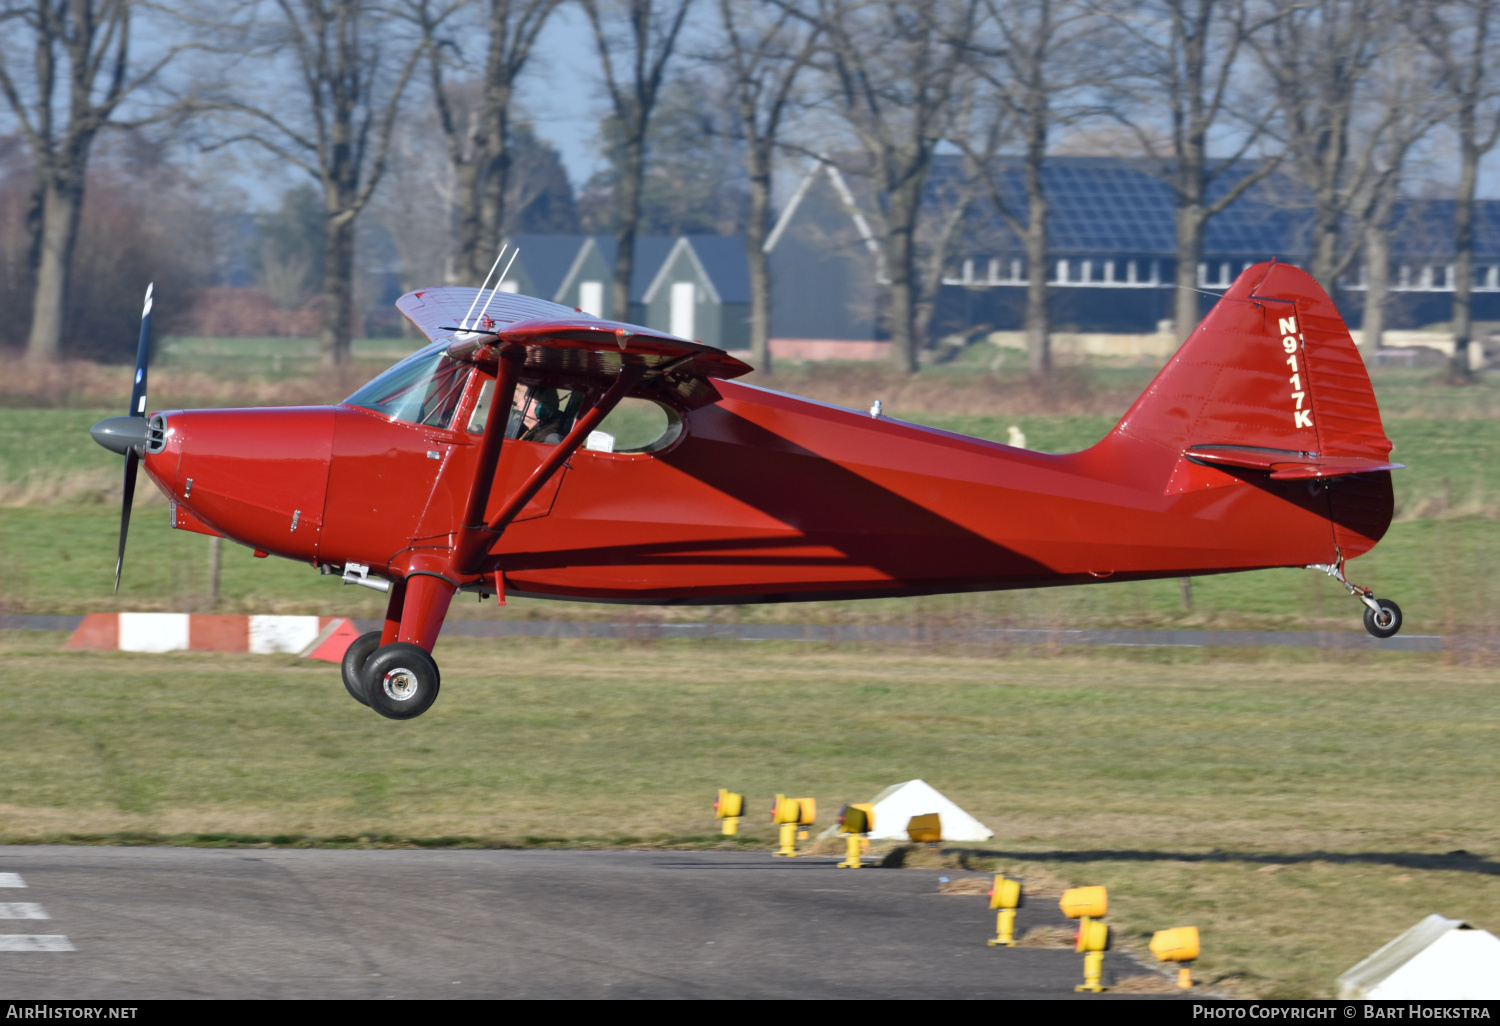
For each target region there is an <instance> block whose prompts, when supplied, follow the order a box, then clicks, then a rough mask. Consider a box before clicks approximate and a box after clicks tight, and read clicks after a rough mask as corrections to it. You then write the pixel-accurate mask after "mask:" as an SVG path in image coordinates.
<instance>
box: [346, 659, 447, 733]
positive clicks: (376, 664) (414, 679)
mask: <svg viewBox="0 0 1500 1026" xmlns="http://www.w3.org/2000/svg"><path fill="white" fill-rule="evenodd" d="M362 677H363V679H364V686H365V704H367V705H368V706H369V707H370V708H371V709H374V710H375V711H376V712H378V713H379V714H380V715H382V716H385V717H388V718H390V719H393V720H409V719H411V718H412V717H414V716H421V715H422V714H423V713H424V712H426V711H427V710H428V709H429V708H430V707H431V706H432V703H433V702H434V701H436V700H437V696H438V685H439V684H440V683H441V676H440V675H439V674H438V667H437V663H435V662H433V660H432V656H430V655H428V654H427V653H426V652H424V651H423V650H422V649H421V647H420V646H417V645H411V644H408V643H406V642H404V641H397V642H393V643H391V644H389V645H383V646H381V647H380V648H378V649H376V650H375V654H374V655H372V656H370V658H369V659H367V660H366V661H365V669H364V673H363V674H362Z"/></svg>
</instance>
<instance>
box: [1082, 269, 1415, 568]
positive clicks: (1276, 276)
mask: <svg viewBox="0 0 1500 1026" xmlns="http://www.w3.org/2000/svg"><path fill="white" fill-rule="evenodd" d="M1110 440H1111V441H1112V442H1114V443H1116V444H1131V447H1132V448H1137V450H1138V451H1145V452H1149V451H1151V450H1155V452H1156V454H1157V458H1156V459H1151V460H1147V461H1145V462H1146V464H1147V465H1150V466H1154V467H1156V468H1158V471H1159V472H1160V474H1161V476H1162V477H1163V488H1164V491H1165V493H1166V494H1169V495H1171V494H1183V493H1187V492H1192V491H1201V490H1205V489H1212V488H1215V487H1220V486H1223V485H1228V484H1232V483H1234V482H1235V481H1238V480H1252V481H1261V480H1264V479H1266V478H1273V479H1276V480H1283V481H1285V480H1307V481H1309V482H1310V485H1309V486H1310V487H1313V486H1316V487H1322V488H1324V489H1325V490H1326V491H1327V494H1328V500H1329V514H1328V515H1329V518H1330V519H1331V520H1332V521H1333V522H1334V533H1335V541H1336V544H1337V545H1338V547H1339V549H1340V551H1341V552H1342V553H1343V555H1345V556H1346V557H1347V556H1355V555H1359V554H1360V553H1362V552H1365V551H1367V550H1368V549H1369V548H1370V547H1371V546H1372V545H1373V544H1374V543H1375V542H1376V541H1378V540H1379V539H1380V537H1381V536H1382V535H1383V534H1384V533H1385V530H1386V527H1387V526H1389V524H1390V518H1391V513H1392V507H1393V502H1392V493H1391V484H1390V474H1389V470H1390V469H1392V468H1394V467H1395V466H1397V465H1396V464H1392V463H1390V462H1388V461H1389V456H1390V452H1391V448H1392V446H1391V442H1390V439H1388V438H1387V437H1386V434H1385V428H1384V427H1383V426H1382V424H1381V422H1380V410H1379V407H1378V406H1377V404H1376V401H1375V391H1374V389H1373V388H1372V387H1371V385H1370V377H1369V375H1368V374H1367V373H1366V371H1365V365H1364V360H1363V358H1362V357H1361V356H1360V353H1359V350H1358V348H1357V347H1356V346H1355V345H1354V340H1353V339H1351V338H1350V337H1349V330H1348V328H1347V327H1345V325H1344V321H1343V318H1342V317H1340V316H1339V312H1338V309H1337V308H1336V307H1335V306H1334V304H1333V300H1331V299H1329V297H1328V294H1327V293H1325V292H1324V291H1323V290H1322V288H1320V287H1319V286H1318V283H1317V282H1316V281H1314V280H1313V278H1312V276H1311V275H1309V274H1307V273H1306V272H1305V271H1302V270H1299V269H1298V268H1295V267H1291V266H1289V265H1286V264H1278V263H1275V262H1272V263H1263V264H1256V265H1255V266H1253V267H1250V268H1247V269H1246V270H1245V272H1244V273H1243V274H1241V275H1240V276H1239V278H1238V279H1237V280H1236V281H1235V283H1234V284H1233V285H1232V286H1231V287H1230V288H1229V290H1228V291H1227V292H1225V293H1224V296H1223V298H1221V299H1220V300H1219V302H1218V303H1217V304H1215V306H1214V308H1213V309H1212V310H1211V311H1210V312H1209V314H1208V316H1207V317H1205V318H1204V319H1203V322H1202V323H1201V324H1199V325H1198V327H1197V328H1196V329H1195V330H1194V331H1193V333H1192V334H1191V335H1189V336H1188V339H1187V341H1185V342H1184V343H1183V344H1182V346H1181V348H1179V349H1178V351H1177V353H1176V355H1175V356H1173V357H1172V359H1171V360H1170V361H1168V363H1167V365H1166V366H1165V367H1164V368H1162V371H1161V373H1160V374H1158V375H1157V377H1156V380H1155V381H1153V382H1152V383H1151V387H1150V388H1148V389H1147V390H1146V391H1145V393H1144V394H1143V395H1142V396H1141V397H1140V399H1138V400H1136V402H1135V405H1133V406H1132V407H1131V408H1130V411H1129V412H1128V413H1127V414H1126V415H1125V417H1124V418H1123V419H1122V420H1121V421H1120V423H1119V424H1118V425H1117V426H1116V427H1115V430H1114V431H1113V432H1112V433H1111V438H1110ZM1132 443H1133V444H1132Z"/></svg>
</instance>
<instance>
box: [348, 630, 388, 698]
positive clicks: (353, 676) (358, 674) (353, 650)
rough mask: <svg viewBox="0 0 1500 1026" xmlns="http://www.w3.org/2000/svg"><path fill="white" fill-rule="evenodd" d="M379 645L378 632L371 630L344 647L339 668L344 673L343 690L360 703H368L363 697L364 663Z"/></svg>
mask: <svg viewBox="0 0 1500 1026" xmlns="http://www.w3.org/2000/svg"><path fill="white" fill-rule="evenodd" d="M379 647H380V632H379V631H371V632H370V633H369V634H361V635H360V636H359V637H357V638H355V639H354V640H353V641H352V642H350V644H349V647H348V648H346V649H344V659H343V662H342V663H341V665H340V669H342V670H343V674H344V690H345V691H348V692H349V697H350V698H352V699H354V700H355V701H356V702H358V703H359V704H360V705H369V704H370V703H369V702H368V701H367V700H366V699H365V684H364V679H363V677H362V674H363V673H364V670H365V663H366V662H367V661H368V660H369V658H370V655H371V653H373V652H374V651H375V650H376V649H377V648H379Z"/></svg>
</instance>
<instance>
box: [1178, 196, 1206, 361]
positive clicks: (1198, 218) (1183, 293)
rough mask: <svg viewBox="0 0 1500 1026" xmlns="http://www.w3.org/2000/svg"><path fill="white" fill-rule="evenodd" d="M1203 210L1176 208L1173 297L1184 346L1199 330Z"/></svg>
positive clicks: (1190, 206)
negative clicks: (1199, 277) (1199, 269)
mask: <svg viewBox="0 0 1500 1026" xmlns="http://www.w3.org/2000/svg"><path fill="white" fill-rule="evenodd" d="M1203 221H1204V218H1203V207H1202V206H1201V205H1198V204H1193V203H1184V204H1181V205H1179V206H1178V208H1177V288H1176V289H1175V291H1176V293H1177V295H1176V296H1174V297H1173V304H1172V305H1173V316H1172V320H1173V330H1174V331H1176V333H1177V343H1178V345H1181V344H1182V343H1183V342H1186V341H1187V337H1188V336H1189V335H1191V334H1192V333H1193V329H1194V328H1196V327H1197V326H1198V321H1199V318H1200V317H1201V314H1200V313H1199V311H1200V310H1201V309H1202V303H1201V301H1200V300H1199V298H1198V264H1199V263H1200V262H1201V261H1202V259H1203Z"/></svg>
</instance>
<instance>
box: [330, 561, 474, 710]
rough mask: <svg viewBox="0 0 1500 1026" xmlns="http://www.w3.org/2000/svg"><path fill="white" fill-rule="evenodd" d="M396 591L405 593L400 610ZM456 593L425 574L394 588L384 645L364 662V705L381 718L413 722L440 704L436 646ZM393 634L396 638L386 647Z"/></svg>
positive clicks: (434, 577) (430, 575)
mask: <svg viewBox="0 0 1500 1026" xmlns="http://www.w3.org/2000/svg"><path fill="white" fill-rule="evenodd" d="M397 588H400V589H401V592H400V595H401V599H400V605H399V606H398V605H397V591H396V589H397ZM455 590H457V589H456V587H455V586H454V585H453V584H452V583H450V582H449V581H447V580H445V579H444V578H441V577H436V576H433V575H432V574H425V573H422V574H411V575H410V576H408V577H407V578H406V580H405V581H404V582H400V583H398V584H396V585H394V586H393V587H392V589H391V603H390V607H389V608H388V609H387V611H386V621H385V630H384V631H382V632H381V639H380V640H381V641H382V642H384V643H383V644H381V646H380V647H379V648H377V649H376V650H375V651H374V652H373V653H372V654H371V655H370V656H369V658H368V659H366V660H365V665H364V669H363V671H362V672H361V674H360V678H361V683H362V684H363V689H364V695H365V701H366V704H368V705H369V706H370V708H371V709H374V710H375V711H376V712H378V713H379V714H380V715H382V716H386V717H389V718H390V719H393V720H409V719H411V718H412V717H414V716H420V715H422V714H423V713H424V712H426V711H427V709H428V708H429V707H430V706H431V705H432V703H433V702H434V701H435V700H436V699H437V695H438V685H439V684H440V683H441V677H440V675H439V673H438V667H437V663H436V662H434V661H433V658H432V654H431V653H432V646H433V645H434V644H436V643H437V638H438V632H439V631H441V630H442V628H443V617H444V616H446V615H447V613H448V603H450V602H451V601H453V593H454V591H455ZM393 616H399V619H394V618H393ZM392 634H394V635H395V639H394V640H392V641H390V642H386V638H387V636H389V635H392ZM351 647H352V646H351Z"/></svg>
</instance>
